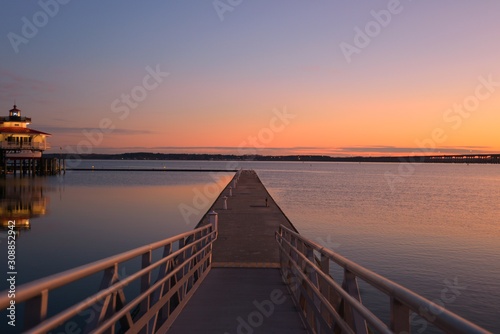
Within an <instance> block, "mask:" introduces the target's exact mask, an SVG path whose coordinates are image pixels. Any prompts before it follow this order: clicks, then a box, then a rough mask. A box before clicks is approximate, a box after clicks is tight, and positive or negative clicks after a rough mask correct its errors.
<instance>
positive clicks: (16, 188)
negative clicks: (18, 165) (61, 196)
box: [0, 177, 49, 237]
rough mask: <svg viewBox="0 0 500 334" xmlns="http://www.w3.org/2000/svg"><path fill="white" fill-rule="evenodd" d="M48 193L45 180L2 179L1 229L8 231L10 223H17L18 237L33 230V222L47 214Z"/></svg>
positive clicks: (0, 194)
mask: <svg viewBox="0 0 500 334" xmlns="http://www.w3.org/2000/svg"><path fill="white" fill-rule="evenodd" d="M47 192H48V188H47V187H46V184H45V182H44V180H43V179H31V178H16V177H7V178H2V179H0V224H1V225H0V229H1V230H3V231H6V230H8V229H9V228H8V226H9V221H15V227H14V229H15V230H16V232H17V233H16V234H17V237H19V236H20V234H21V231H29V230H31V220H32V219H34V218H37V217H40V216H43V215H45V214H46V213H47V205H48V202H49V199H48V196H47V195H46V193H47Z"/></svg>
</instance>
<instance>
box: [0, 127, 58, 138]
mask: <svg viewBox="0 0 500 334" xmlns="http://www.w3.org/2000/svg"><path fill="white" fill-rule="evenodd" d="M0 133H12V134H26V135H46V136H50V135H51V134H50V133H46V132H42V131H38V130H34V129H30V128H21V127H13V126H9V127H0Z"/></svg>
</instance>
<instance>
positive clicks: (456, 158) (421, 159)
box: [44, 152, 500, 164]
mask: <svg viewBox="0 0 500 334" xmlns="http://www.w3.org/2000/svg"><path fill="white" fill-rule="evenodd" d="M44 157H46V158H56V159H61V158H65V159H82V160H187V161H276V162H294V161H295V162H301V161H302V162H382V163H468V164H471V163H472V164H478V163H480V164H498V163H500V154H470V155H467V154H463V155H433V156H430V155H429V156H397V157H394V156H379V157H364V156H355V157H331V156H326V155H279V156H274V155H273V156H271V155H232V154H192V153H186V154H182V153H149V152H137V153H121V154H82V155H79V156H77V157H75V156H74V155H68V154H57V153H47V154H44Z"/></svg>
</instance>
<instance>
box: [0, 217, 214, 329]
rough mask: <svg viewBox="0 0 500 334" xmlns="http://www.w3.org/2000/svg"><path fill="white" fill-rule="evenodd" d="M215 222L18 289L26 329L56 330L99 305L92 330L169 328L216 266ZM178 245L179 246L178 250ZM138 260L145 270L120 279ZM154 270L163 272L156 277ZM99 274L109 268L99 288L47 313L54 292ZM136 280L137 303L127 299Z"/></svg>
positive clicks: (4, 299)
mask: <svg viewBox="0 0 500 334" xmlns="http://www.w3.org/2000/svg"><path fill="white" fill-rule="evenodd" d="M214 226H216V225H212V224H208V225H205V226H202V227H199V228H196V229H194V230H192V231H189V232H185V233H182V234H179V235H176V236H174V237H171V238H167V239H165V240H162V241H158V242H155V243H152V244H149V245H146V246H143V247H139V248H136V249H134V250H131V251H128V252H124V253H121V254H118V255H115V256H111V257H108V258H106V259H103V260H100V261H96V262H94V263H91V264H87V265H83V266H80V267H78V268H75V269H71V270H67V271H64V272H62V273H59V274H55V275H52V276H49V277H46V278H42V279H39V280H37V281H34V282H31V283H27V284H24V285H22V286H20V287H18V289H17V292H16V305H17V304H20V303H25V304H26V307H25V330H27V331H28V332H33V333H40V332H47V331H49V330H52V329H56V328H58V327H59V326H60V325H62V324H64V323H65V322H66V321H68V320H70V319H72V318H73V317H75V316H76V315H78V314H79V313H80V312H82V311H84V310H86V309H89V308H90V307H93V308H94V309H95V305H98V306H97V313H98V316H97V317H96V320H95V321H94V323H91V324H90V325H89V326H88V329H87V330H92V331H101V330H103V331H104V329H105V330H106V332H108V331H109V332H111V333H115V332H116V330H117V325H118V324H119V326H120V328H121V330H130V331H135V330H137V331H138V330H142V329H146V330H147V332H162V331H164V329H165V328H168V326H170V325H171V323H172V322H173V320H174V319H175V317H176V316H177V315H178V314H179V313H180V310H181V309H182V308H183V307H184V305H185V303H187V301H188V300H189V298H190V297H191V296H192V294H193V293H194V291H196V289H197V288H198V286H199V285H200V284H201V282H202V281H203V279H204V278H205V277H206V275H207V274H208V272H209V271H210V269H211V257H212V244H213V242H214V241H215V240H216V238H217V231H216V230H215V229H214ZM162 248H163V256H162V257H161V258H160V259H159V260H155V261H152V254H153V253H152V252H153V251H154V250H158V249H162ZM173 248H178V249H177V250H175V251H173ZM132 259H139V260H141V259H142V260H141V263H142V264H141V268H140V269H139V270H137V271H135V272H134V273H132V274H131V275H129V276H127V277H124V278H120V277H119V276H118V267H119V265H120V264H123V263H125V262H127V261H129V260H132ZM153 270H154V271H155V272H158V273H157V275H158V277H157V278H156V280H152V277H151V276H152V272H153ZM99 272H103V278H102V282H101V288H100V290H99V291H98V292H96V293H95V294H93V295H90V296H89V297H88V298H86V299H85V300H82V301H80V302H77V303H76V304H74V305H72V306H70V307H68V308H67V309H66V310H63V311H61V312H59V313H58V314H55V315H53V316H51V317H47V313H49V312H48V310H47V308H48V296H49V293H50V291H52V290H54V289H57V288H60V287H63V286H65V285H67V284H69V283H72V282H76V281H78V280H81V279H84V278H86V277H88V276H90V275H93V274H96V273H99ZM134 281H135V282H137V281H139V282H140V291H138V292H137V293H135V294H132V295H131V296H130V298H129V299H131V301H128V302H127V300H126V298H125V290H124V288H125V287H126V286H128V285H130V284H131V283H132V282H134ZM129 294H130V292H129ZM7 295H8V294H7V293H6V291H4V292H3V293H2V294H1V296H0V309H5V308H7V307H8V306H9V303H10V299H9V298H8V296H7ZM101 301H104V302H103V303H102V302H101ZM99 302H101V303H99ZM99 304H100V305H99ZM165 307H167V309H168V310H166V309H165ZM153 318H154V319H155V321H154V322H151V321H150V319H153ZM103 326H104V327H103ZM103 328H104V329H103ZM132 329H133V330H132Z"/></svg>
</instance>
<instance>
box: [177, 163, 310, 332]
mask: <svg viewBox="0 0 500 334" xmlns="http://www.w3.org/2000/svg"><path fill="white" fill-rule="evenodd" d="M230 187H231V188H232V189H231V190H230V189H229V188H230ZM230 192H232V195H233V196H231V197H230ZM224 197H226V201H227V209H224V201H225V200H224ZM266 198H267V206H266ZM211 210H214V211H216V212H217V213H218V237H217V240H216V241H215V242H214V244H213V250H212V253H213V255H212V270H211V271H210V273H209V274H208V276H207V278H206V279H205V282H204V283H203V284H202V285H201V286H200V288H199V290H198V291H197V292H196V294H195V295H194V296H193V298H192V299H191V300H190V301H189V303H188V304H187V306H186V307H185V308H184V310H183V311H182V312H181V314H180V316H179V317H178V318H177V319H176V320H175V321H174V323H173V326H172V327H171V328H170V331H169V333H174V334H176V333H179V334H180V333H221V334H222V333H231V334H232V333H292V334H293V333H307V330H306V328H305V327H304V325H303V323H302V321H301V318H300V314H299V313H298V310H297V308H296V307H295V304H294V303H293V300H292V297H291V294H290V292H289V290H288V288H287V286H286V285H285V283H284V282H283V280H282V278H281V275H280V272H279V269H278V268H279V267H280V260H279V248H278V243H277V242H276V239H275V233H276V231H277V230H278V229H279V226H280V225H284V226H287V227H288V228H290V229H293V230H295V228H294V227H293V226H292V224H291V223H290V222H289V220H288V218H286V216H285V215H284V214H283V212H282V211H281V209H280V208H279V207H278V206H277V205H276V203H275V202H274V200H273V199H272V197H271V196H270V195H269V193H268V192H267V190H266V188H265V187H264V186H263V185H262V183H261V182H260V180H259V178H258V176H257V174H256V173H255V172H254V171H242V173H241V175H240V177H239V179H238V182H237V185H236V187H234V183H233V182H231V183H230V184H229V185H228V186H227V187H226V189H224V191H223V192H222V194H221V195H220V196H219V198H218V199H217V200H216V202H215V203H214V205H213V206H212V208H211ZM206 223H208V222H207V221H202V222H201V223H200V225H203V224H206ZM193 319H196V321H193Z"/></svg>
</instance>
